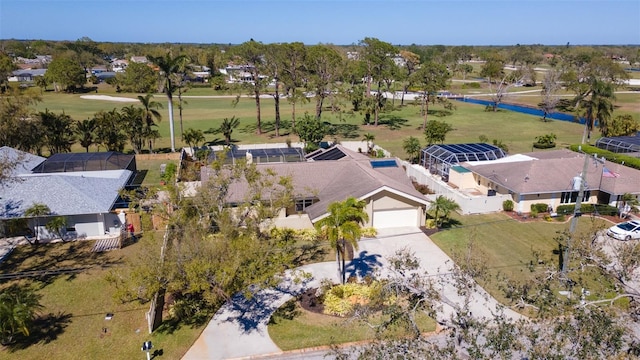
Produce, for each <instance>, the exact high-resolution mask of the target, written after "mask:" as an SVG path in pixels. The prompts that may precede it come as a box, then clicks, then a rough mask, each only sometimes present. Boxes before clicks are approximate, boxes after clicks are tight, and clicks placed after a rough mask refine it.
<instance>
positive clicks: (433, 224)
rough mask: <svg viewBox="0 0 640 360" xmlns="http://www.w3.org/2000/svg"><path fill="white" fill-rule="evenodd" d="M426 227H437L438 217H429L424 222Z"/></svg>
mask: <svg viewBox="0 0 640 360" xmlns="http://www.w3.org/2000/svg"><path fill="white" fill-rule="evenodd" d="M424 227H426V228H427V229H435V228H436V219H427V221H425V223H424Z"/></svg>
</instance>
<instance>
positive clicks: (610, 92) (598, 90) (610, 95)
mask: <svg viewBox="0 0 640 360" xmlns="http://www.w3.org/2000/svg"><path fill="white" fill-rule="evenodd" d="M615 99H616V97H615V88H614V84H613V83H611V82H608V81H605V80H601V79H598V78H595V77H592V78H590V80H589V88H588V90H587V91H586V92H585V93H584V94H582V95H580V96H578V97H577V98H576V99H574V101H575V102H576V103H577V104H578V109H579V111H580V112H581V113H582V114H584V117H585V129H584V133H583V135H582V143H583V144H584V143H585V142H586V141H588V140H589V139H591V131H592V130H593V127H594V126H595V122H596V120H597V121H598V127H599V128H600V131H602V132H605V133H606V131H607V127H608V126H609V123H610V120H611V114H612V113H613V101H614V100H615Z"/></svg>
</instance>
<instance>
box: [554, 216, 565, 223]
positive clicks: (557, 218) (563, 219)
mask: <svg viewBox="0 0 640 360" xmlns="http://www.w3.org/2000/svg"><path fill="white" fill-rule="evenodd" d="M565 220H566V218H565V216H564V215H558V216H556V221H558V222H564V221H565Z"/></svg>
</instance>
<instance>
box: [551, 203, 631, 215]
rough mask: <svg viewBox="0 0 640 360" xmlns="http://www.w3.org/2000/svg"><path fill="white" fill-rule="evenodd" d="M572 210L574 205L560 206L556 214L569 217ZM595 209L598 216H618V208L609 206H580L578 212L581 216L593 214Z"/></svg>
mask: <svg viewBox="0 0 640 360" xmlns="http://www.w3.org/2000/svg"><path fill="white" fill-rule="evenodd" d="M574 209H575V204H570V205H560V206H558V208H557V209H556V212H557V213H558V214H563V215H569V214H573V211H574ZM596 209H597V213H598V214H600V215H617V214H618V208H617V207H615V206H611V205H605V204H595V205H594V204H582V206H580V212H581V213H583V214H591V213H595V212H596V211H595V210H596Z"/></svg>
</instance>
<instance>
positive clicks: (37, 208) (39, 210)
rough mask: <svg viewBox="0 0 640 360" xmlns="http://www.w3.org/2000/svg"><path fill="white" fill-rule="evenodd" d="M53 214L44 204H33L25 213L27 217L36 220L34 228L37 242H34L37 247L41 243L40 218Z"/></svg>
mask: <svg viewBox="0 0 640 360" xmlns="http://www.w3.org/2000/svg"><path fill="white" fill-rule="evenodd" d="M49 214H51V209H49V207H48V206H47V205H46V204H43V203H33V205H31V207H29V208H28V209H26V210H25V211H24V215H25V216H27V217H34V218H35V219H36V226H35V227H34V229H33V230H34V231H33V232H34V234H35V236H36V240H35V242H34V244H35V245H37V244H39V243H40V238H39V236H38V235H39V234H40V218H41V217H43V216H46V215H49Z"/></svg>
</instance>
